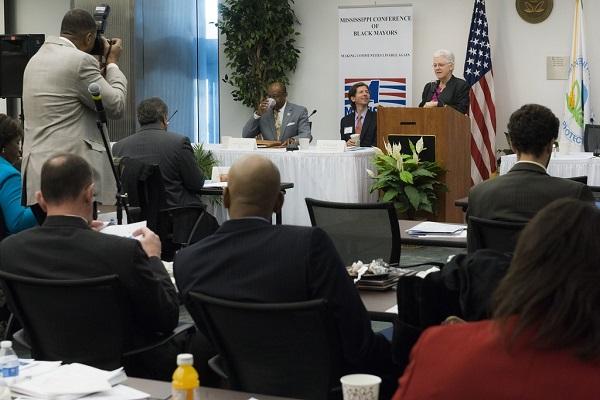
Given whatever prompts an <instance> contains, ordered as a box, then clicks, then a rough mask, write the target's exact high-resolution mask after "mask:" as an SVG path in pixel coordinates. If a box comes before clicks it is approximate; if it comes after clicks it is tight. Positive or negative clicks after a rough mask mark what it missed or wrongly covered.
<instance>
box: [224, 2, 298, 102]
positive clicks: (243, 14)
mask: <svg viewBox="0 0 600 400" xmlns="http://www.w3.org/2000/svg"><path fill="white" fill-rule="evenodd" d="M292 4H294V1H293V0H262V1H256V0H223V1H222V2H220V3H219V14H220V18H219V21H218V23H217V27H218V28H219V31H220V33H221V34H222V35H224V36H225V40H224V41H223V52H224V53H225V57H226V58H227V67H228V68H229V69H230V73H229V74H226V75H225V77H224V79H223V82H225V83H229V84H230V85H231V86H233V90H232V91H231V94H232V96H233V99H234V100H236V101H241V102H242V103H243V104H244V105H246V106H248V107H252V108H254V109H256V108H257V107H258V104H259V103H260V101H261V100H262V98H263V97H264V95H265V93H266V91H267V86H268V85H269V83H271V82H273V81H281V82H283V83H285V84H287V83H289V82H288V78H287V75H288V74H289V73H290V72H293V71H295V70H296V64H297V63H298V57H299V55H300V50H299V49H298V48H297V47H296V37H297V36H298V35H299V34H300V33H299V32H297V31H296V25H298V24H299V21H298V18H297V17H296V14H295V13H294V10H293V8H292Z"/></svg>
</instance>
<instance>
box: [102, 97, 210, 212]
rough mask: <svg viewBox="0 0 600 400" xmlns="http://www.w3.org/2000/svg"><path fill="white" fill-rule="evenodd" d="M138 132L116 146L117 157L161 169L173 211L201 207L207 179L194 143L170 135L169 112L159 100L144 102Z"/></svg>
mask: <svg viewBox="0 0 600 400" xmlns="http://www.w3.org/2000/svg"><path fill="white" fill-rule="evenodd" d="M137 118H138V122H139V124H140V128H139V129H138V131H137V132H136V133H135V134H133V135H131V136H128V137H126V138H124V139H121V140H120V141H118V142H117V143H115V145H114V146H113V149H112V151H113V154H114V155H115V156H117V157H129V158H134V159H137V160H141V161H143V162H145V163H146V164H156V165H158V166H159V167H160V172H161V175H162V177H163V184H164V187H165V192H166V202H167V204H166V205H167V206H169V207H178V206H181V207H184V206H190V205H194V206H196V205H201V204H202V201H201V200H200V190H202V186H204V175H203V174H202V172H201V171H200V169H199V168H198V165H197V164H196V159H195V157H194V152H193V150H192V146H191V145H190V140H189V139H188V138H187V137H185V136H183V135H179V134H177V133H173V132H168V131H167V127H168V126H169V123H168V121H167V118H168V108H167V105H166V104H165V102H164V101H162V100H161V99H160V98H158V97H151V98H149V99H146V100H143V101H142V102H141V103H140V104H139V105H138V108H137Z"/></svg>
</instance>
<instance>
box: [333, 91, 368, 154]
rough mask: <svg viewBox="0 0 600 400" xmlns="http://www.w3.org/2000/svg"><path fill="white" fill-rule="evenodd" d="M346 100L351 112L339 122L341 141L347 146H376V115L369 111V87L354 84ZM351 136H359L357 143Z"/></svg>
mask: <svg viewBox="0 0 600 400" xmlns="http://www.w3.org/2000/svg"><path fill="white" fill-rule="evenodd" d="M348 99H349V100H350V105H351V107H352V112H351V113H350V114H348V115H346V116H344V117H343V118H342V119H341V121H340V136H341V139H342V140H345V141H346V143H347V144H348V145H349V146H356V145H357V144H358V145H359V146H361V147H371V146H377V113H376V112H375V111H371V110H369V102H370V101H371V97H370V94H369V86H367V84H366V83H364V82H358V83H355V84H354V85H352V87H351V88H350V90H348ZM353 134H359V135H360V138H359V140H358V143H357V142H356V141H355V140H354V139H352V137H351V136H352V135H353Z"/></svg>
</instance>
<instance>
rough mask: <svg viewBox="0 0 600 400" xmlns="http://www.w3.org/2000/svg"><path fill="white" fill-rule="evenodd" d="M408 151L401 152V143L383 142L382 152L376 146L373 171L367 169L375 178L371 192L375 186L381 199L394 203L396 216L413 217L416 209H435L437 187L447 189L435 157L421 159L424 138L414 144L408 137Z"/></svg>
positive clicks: (420, 210) (433, 211)
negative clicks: (441, 179)
mask: <svg viewBox="0 0 600 400" xmlns="http://www.w3.org/2000/svg"><path fill="white" fill-rule="evenodd" d="M409 145H410V153H411V154H403V153H402V152H401V150H402V148H401V146H400V144H393V145H390V144H389V143H386V144H385V152H384V151H382V150H381V149H379V148H375V149H376V154H375V158H374V160H373V164H374V165H375V171H371V170H367V173H368V174H369V176H370V177H371V178H373V180H374V182H373V184H372V185H371V188H370V190H371V192H373V191H375V190H377V191H379V193H380V196H379V197H380V200H381V201H384V202H387V201H391V202H393V203H394V207H395V208H396V211H397V212H398V215H399V216H406V217H407V218H408V219H414V218H415V216H416V215H417V214H418V213H422V212H425V213H429V214H434V213H435V206H436V200H437V198H438V193H439V192H440V191H446V190H447V188H446V185H444V184H443V183H442V182H441V181H440V178H441V176H442V175H443V174H444V172H445V171H444V169H443V168H442V167H441V166H440V165H439V164H438V163H437V162H435V161H422V160H420V159H419V154H420V153H421V152H422V151H423V150H424V148H423V138H422V137H421V138H420V139H419V140H418V141H417V143H416V144H413V143H412V142H411V141H409Z"/></svg>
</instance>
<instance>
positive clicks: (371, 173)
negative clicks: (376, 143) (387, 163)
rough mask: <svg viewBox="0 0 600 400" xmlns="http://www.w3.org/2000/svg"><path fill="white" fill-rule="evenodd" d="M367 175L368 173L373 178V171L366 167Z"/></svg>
mask: <svg viewBox="0 0 600 400" xmlns="http://www.w3.org/2000/svg"><path fill="white" fill-rule="evenodd" d="M380 151H381V150H380ZM367 175H369V176H370V177H371V178H375V173H374V172H373V171H371V170H370V169H369V168H367Z"/></svg>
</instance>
